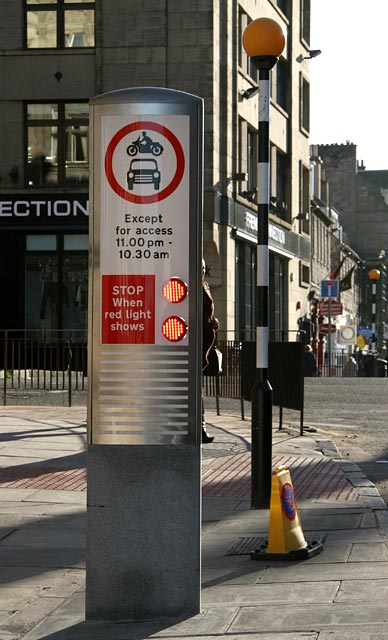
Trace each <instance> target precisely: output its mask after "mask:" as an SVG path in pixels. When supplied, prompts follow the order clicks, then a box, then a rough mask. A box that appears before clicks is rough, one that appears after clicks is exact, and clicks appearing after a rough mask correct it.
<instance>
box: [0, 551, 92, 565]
mask: <svg viewBox="0 0 388 640" xmlns="http://www.w3.org/2000/svg"><path fill="white" fill-rule="evenodd" d="M84 563H85V549H77V548H73V547H67V548H66V547H57V548H53V547H51V548H50V547H45V548H37V547H34V548H32V547H30V548H26V547H25V546H22V547H17V546H13V547H5V546H1V547H0V567H45V568H49V567H53V568H58V567H83V566H84Z"/></svg>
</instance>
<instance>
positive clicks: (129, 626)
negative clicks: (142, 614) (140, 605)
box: [24, 607, 289, 640]
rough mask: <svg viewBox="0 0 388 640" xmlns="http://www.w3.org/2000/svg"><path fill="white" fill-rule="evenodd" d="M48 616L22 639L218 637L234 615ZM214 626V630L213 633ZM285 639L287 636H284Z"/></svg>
mask: <svg viewBox="0 0 388 640" xmlns="http://www.w3.org/2000/svg"><path fill="white" fill-rule="evenodd" d="M59 611H60V609H58V610H57V611H56V612H55V615H52V616H49V617H48V618H47V619H46V620H45V621H44V622H43V623H41V624H40V625H39V626H38V627H36V629H34V630H33V631H31V632H30V633H29V634H28V635H26V636H25V638H24V640H42V639H43V638H46V639H47V640H49V638H50V640H51V639H52V640H108V639H109V640H129V639H130V640H144V638H148V637H157V638H159V637H160V638H164V639H166V640H167V638H178V637H184V638H185V639H188V638H190V637H193V638H194V637H195V638H197V639H198V637H201V638H203V637H207V636H210V637H211V636H216V637H217V638H220V637H222V635H223V634H224V633H226V631H227V629H228V628H229V626H230V623H231V621H232V620H233V618H234V617H235V615H236V612H237V609H236V608H231V607H219V608H215V609H207V610H203V612H202V613H200V614H199V615H197V616H194V617H192V618H189V619H188V620H184V621H175V620H168V619H164V620H160V621H158V620H155V621H151V622H146V621H144V622H138V623H131V622H120V623H109V622H103V621H102V622H94V621H87V622H85V621H80V623H79V624H74V621H71V620H70V619H69V618H68V617H66V616H62V617H61V616H60V615H58V612H59ZM217 627H218V632H217ZM287 640H289V639H287Z"/></svg>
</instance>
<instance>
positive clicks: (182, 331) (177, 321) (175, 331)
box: [162, 316, 187, 342]
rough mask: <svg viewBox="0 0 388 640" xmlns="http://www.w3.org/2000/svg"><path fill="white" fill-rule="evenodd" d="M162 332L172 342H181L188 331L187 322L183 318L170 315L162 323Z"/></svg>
mask: <svg viewBox="0 0 388 640" xmlns="http://www.w3.org/2000/svg"><path fill="white" fill-rule="evenodd" d="M162 333H163V335H164V337H165V338H167V340H170V342H179V340H183V338H184V337H185V335H186V333H187V324H186V322H185V321H184V320H183V318H179V317H178V316H170V317H169V318H166V320H165V321H164V322H163V324H162Z"/></svg>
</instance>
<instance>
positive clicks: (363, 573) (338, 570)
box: [263, 560, 388, 583]
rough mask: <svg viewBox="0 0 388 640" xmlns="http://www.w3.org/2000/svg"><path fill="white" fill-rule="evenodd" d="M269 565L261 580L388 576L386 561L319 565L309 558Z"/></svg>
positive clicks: (321, 579) (377, 577)
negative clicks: (298, 561) (312, 562)
mask: <svg viewBox="0 0 388 640" xmlns="http://www.w3.org/2000/svg"><path fill="white" fill-rule="evenodd" d="M282 564H283V563H279V566H274V565H273V564H271V565H270V567H269V568H268V571H267V572H266V574H265V576H263V582H273V583H278V582H289V583H294V582H313V581H322V582H323V581H325V580H357V579H358V580H378V579H383V578H384V579H386V578H388V562H359V563H358V562H352V563H348V562H344V563H342V564H337V563H333V564H327V565H325V564H321V565H319V567H318V566H317V565H315V564H311V563H310V561H309V560H305V561H302V562H300V563H297V562H294V563H293V564H291V563H288V565H287V564H286V563H284V564H283V566H280V565H282Z"/></svg>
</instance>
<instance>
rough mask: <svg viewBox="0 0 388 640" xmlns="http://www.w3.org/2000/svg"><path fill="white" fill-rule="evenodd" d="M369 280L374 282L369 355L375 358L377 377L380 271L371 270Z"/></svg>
mask: <svg viewBox="0 0 388 640" xmlns="http://www.w3.org/2000/svg"><path fill="white" fill-rule="evenodd" d="M368 276H369V279H370V280H371V281H372V338H371V344H370V347H369V355H370V356H372V357H373V358H374V363H373V376H374V377H376V376H377V359H376V358H377V347H376V344H377V335H376V288H377V281H378V279H379V278H380V271H379V270H378V269H371V270H370V271H369V273H368Z"/></svg>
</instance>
